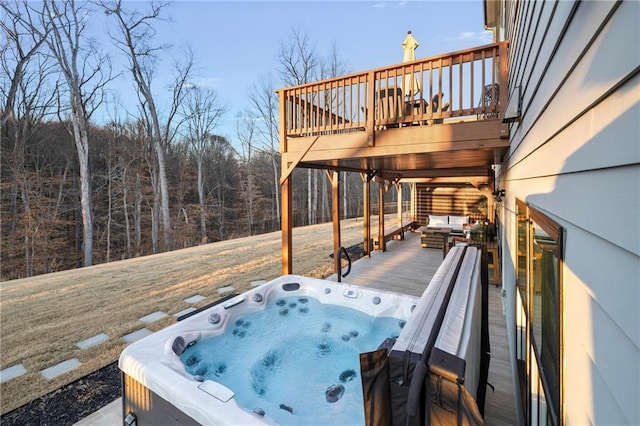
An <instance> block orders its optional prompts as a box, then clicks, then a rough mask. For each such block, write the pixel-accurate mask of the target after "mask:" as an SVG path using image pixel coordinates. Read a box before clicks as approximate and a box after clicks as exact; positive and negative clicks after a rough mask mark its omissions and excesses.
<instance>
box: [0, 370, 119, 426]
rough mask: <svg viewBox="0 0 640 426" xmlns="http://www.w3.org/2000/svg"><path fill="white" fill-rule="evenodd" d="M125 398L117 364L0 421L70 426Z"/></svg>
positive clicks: (28, 405) (61, 389)
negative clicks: (122, 396) (118, 399)
mask: <svg viewBox="0 0 640 426" xmlns="http://www.w3.org/2000/svg"><path fill="white" fill-rule="evenodd" d="M121 394H122V383H121V379H120V370H118V365H117V363H116V362H114V363H112V364H109V365H107V366H106V367H104V368H101V369H100V370H97V371H94V372H93V373H91V374H88V375H86V376H84V377H81V378H80V379H78V380H76V381H74V382H72V383H69V384H68V385H65V386H63V387H62V388H60V389H57V390H55V391H53V392H51V393H49V394H47V395H44V396H42V397H40V398H38V399H35V400H33V401H31V402H29V403H28V404H25V405H23V406H21V407H18V408H16V409H15V410H13V411H10V412H8V413H6V414H4V415H3V416H1V417H0V424H2V425H3V426H4V425H40V426H48V425H51V426H70V425H73V424H75V423H76V422H78V421H80V420H82V419H83V418H84V417H86V416H88V415H89V414H91V413H93V412H95V411H97V410H99V409H100V408H102V407H104V406H105V405H107V404H109V403H110V402H112V401H114V400H116V399H117V398H119V397H120V396H121Z"/></svg>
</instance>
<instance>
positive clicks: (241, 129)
mask: <svg viewBox="0 0 640 426" xmlns="http://www.w3.org/2000/svg"><path fill="white" fill-rule="evenodd" d="M237 118H238V120H237V123H238V128H237V132H238V139H239V140H240V146H241V147H242V148H241V149H242V151H241V152H240V156H241V158H242V163H243V165H244V169H245V170H244V171H245V182H243V186H244V191H243V193H244V198H245V203H246V206H247V226H248V229H249V235H253V229H254V208H253V203H254V197H255V195H254V188H253V187H254V185H253V165H252V160H253V159H252V154H253V150H254V136H255V133H256V124H255V120H254V119H253V117H251V115H250V114H248V113H246V112H245V113H239V114H238V116H237Z"/></svg>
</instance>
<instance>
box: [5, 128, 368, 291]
mask: <svg viewBox="0 0 640 426" xmlns="http://www.w3.org/2000/svg"><path fill="white" fill-rule="evenodd" d="M67 126H68V123H61V122H46V123H39V125H38V126H37V129H35V130H34V131H33V133H32V134H31V136H30V137H29V138H28V139H27V140H25V141H24V142H25V144H24V146H21V147H18V146H17V145H16V143H15V140H13V138H12V137H8V136H7V133H6V130H7V129H8V130H9V134H12V133H13V132H12V130H13V129H12V127H11V125H9V126H6V127H5V134H4V135H5V137H3V138H2V154H3V155H2V192H1V195H2V246H1V250H2V259H1V260H2V262H1V263H2V280H9V279H14V278H20V277H27V276H33V275H38V274H42V273H47V272H55V271H61V270H65V269H72V268H77V267H80V266H82V261H83V258H82V220H81V217H80V216H81V208H80V187H79V182H78V165H77V158H76V154H75V149H74V146H73V140H72V137H71V136H70V134H69V132H68V128H67ZM89 136H90V138H91V140H92V145H91V146H92V150H91V155H90V161H89V169H90V170H91V187H92V188H93V191H92V197H91V198H92V205H93V211H92V214H93V216H94V220H93V223H94V243H93V258H94V263H103V262H109V261H113V260H119V259H126V258H131V257H136V256H142V255H147V254H152V253H158V252H160V251H165V250H169V249H178V248H185V247H191V246H194V245H198V244H203V243H207V242H215V241H219V240H225V239H229V238H237V237H241V236H248V235H253V234H259V233H264V232H271V231H276V230H279V229H280V218H279V213H278V211H279V210H278V204H279V199H278V197H277V195H276V192H277V191H276V186H275V181H274V174H273V173H274V172H273V167H272V160H273V156H276V160H278V158H277V153H269V152H264V151H259V152H256V153H254V154H253V155H252V156H251V159H250V160H249V159H247V158H246V155H245V156H243V155H242V153H241V152H238V151H237V150H236V149H235V148H234V147H233V146H232V145H231V143H230V141H229V140H227V139H226V138H224V137H221V136H215V135H211V136H209V140H208V143H207V148H206V149H205V150H204V151H203V152H198V153H196V152H195V151H194V150H193V149H191V147H190V146H189V144H188V143H186V142H184V141H180V142H177V143H174V144H172V145H171V146H170V147H169V149H168V150H167V164H168V169H167V177H168V179H169V188H170V193H169V197H170V206H171V223H172V227H171V241H172V242H173V246H172V247H170V248H169V247H165V246H163V243H162V239H161V238H159V237H158V232H157V231H155V230H156V229H157V228H158V227H159V226H161V225H160V212H159V203H158V202H157V200H158V197H157V195H156V193H157V191H158V188H157V185H156V184H155V183H154V179H156V177H155V174H154V167H155V156H154V153H153V149H152V146H151V145H150V144H149V142H148V139H147V138H146V137H145V132H144V130H143V129H142V127H141V125H140V124H139V123H128V124H111V125H109V126H105V127H97V126H91V127H90V128H89ZM199 161H201V162H202V163H203V164H204V165H205V168H204V169H205V170H204V173H203V174H202V182H201V185H202V187H203V189H204V194H205V196H204V203H203V205H204V207H202V205H201V203H200V200H199V196H198V190H197V186H198V172H197V168H198V166H197V164H198V162H199ZM276 170H277V171H278V174H279V168H277V169H276ZM306 173H307V172H306V171H305V170H299V171H296V176H295V177H294V182H295V187H294V206H295V207H294V215H295V222H296V224H297V225H302V224H307V223H308V215H307V182H306ZM278 174H277V175H276V178H279V176H278ZM313 178H314V179H317V180H319V181H320V183H319V184H318V185H316V188H317V192H316V193H315V194H314V196H313V197H312V198H313V199H315V200H317V203H318V206H319V208H318V209H314V213H313V216H312V220H313V221H314V222H322V221H327V220H330V217H331V216H330V215H331V210H330V206H331V200H330V191H329V188H328V185H327V183H326V182H327V178H326V176H325V174H324V172H321V171H315V170H314V171H313ZM344 185H345V186H344V188H345V189H346V190H347V192H348V196H347V197H346V200H348V201H347V202H346V207H347V210H346V212H345V213H346V214H347V215H351V216H353V215H358V214H361V203H362V196H361V192H362V186H361V180H360V176H359V175H357V174H349V175H348V176H347V179H346V180H345V182H344ZM154 235H155V236H156V238H154Z"/></svg>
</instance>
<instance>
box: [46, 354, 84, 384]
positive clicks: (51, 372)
mask: <svg viewBox="0 0 640 426" xmlns="http://www.w3.org/2000/svg"><path fill="white" fill-rule="evenodd" d="M79 365H80V361H79V360H78V358H71V359H68V360H66V361H62V362H61V363H59V364H56V365H54V366H53V367H49V368H45V369H44V370H42V371H40V374H42V377H44V378H45V379H47V380H51V379H54V378H56V377H58V376H59V375H61V374H64V373H68V372H69V371H72V370H75V369H76V368H77V367H78V366H79Z"/></svg>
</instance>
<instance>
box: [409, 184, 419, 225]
mask: <svg viewBox="0 0 640 426" xmlns="http://www.w3.org/2000/svg"><path fill="white" fill-rule="evenodd" d="M416 188H417V185H416V183H415V182H411V183H410V184H409V190H410V191H411V220H412V221H413V222H417V221H418V215H417V208H416V207H417V204H418V193H417V191H416Z"/></svg>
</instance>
